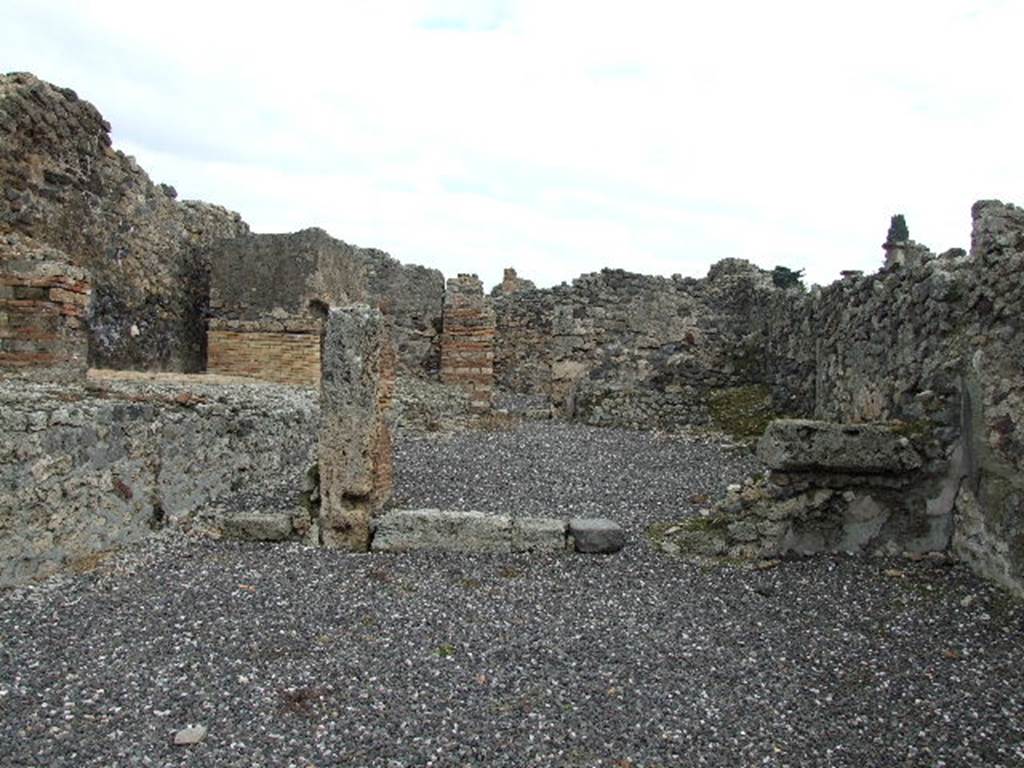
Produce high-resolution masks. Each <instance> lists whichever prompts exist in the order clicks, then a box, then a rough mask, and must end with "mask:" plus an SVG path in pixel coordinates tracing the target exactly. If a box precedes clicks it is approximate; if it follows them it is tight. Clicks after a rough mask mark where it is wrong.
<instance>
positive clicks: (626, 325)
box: [494, 260, 790, 428]
mask: <svg viewBox="0 0 1024 768" xmlns="http://www.w3.org/2000/svg"><path fill="white" fill-rule="evenodd" d="M788 293H790V292H786V291H781V290H779V289H776V288H774V287H773V286H772V284H771V281H770V277H769V275H768V273H766V272H764V271H762V270H759V269H757V268H756V267H754V266H753V265H750V264H748V263H747V262H743V261H738V260H725V261H723V262H720V263H719V264H716V265H715V266H714V267H712V269H711V271H710V272H709V274H708V277H707V278H706V279H704V280H695V279H692V278H679V277H675V278H671V279H669V278H661V277H649V276H645V275H637V274H632V273H629V272H624V271H622V270H603V271H602V272H599V273H594V274H590V275H583V276H582V277H580V278H578V279H576V280H575V281H573V283H572V284H571V285H564V284H563V285H560V286H557V287H555V288H552V289H548V290H524V291H517V292H511V293H501V294H500V295H498V296H497V297H496V298H495V300H494V304H495V310H496V315H497V337H496V342H495V371H496V375H497V380H498V383H499V385H501V386H503V387H505V388H508V389H511V390H513V391H516V392H521V393H528V394H538V393H539V394H544V395H546V396H548V397H549V398H551V400H552V402H553V403H555V404H556V405H557V406H559V407H561V408H562V410H563V412H564V413H566V414H570V415H573V416H574V417H575V418H577V419H579V420H581V421H583V422H586V423H590V424H599V425H629V426H636V427H643V428H673V427H678V426H682V425H687V424H703V423H706V422H708V421H709V420H710V419H711V418H712V416H713V411H714V408H713V407H712V400H714V399H715V398H716V397H717V396H718V395H721V394H727V393H728V391H729V390H733V389H735V388H740V387H742V388H746V391H748V392H753V390H751V389H750V386H751V385H761V384H763V383H764V382H765V380H766V370H765V359H764V355H763V352H762V348H763V342H764V329H763V327H762V326H758V325H756V324H754V323H753V322H752V317H753V315H754V313H755V311H756V310H757V308H758V307H760V305H761V304H762V303H763V302H764V301H765V300H766V297H768V296H773V295H776V294H779V295H783V294H788ZM758 397H759V399H760V400H762V401H763V400H764V397H763V396H762V395H758Z"/></svg>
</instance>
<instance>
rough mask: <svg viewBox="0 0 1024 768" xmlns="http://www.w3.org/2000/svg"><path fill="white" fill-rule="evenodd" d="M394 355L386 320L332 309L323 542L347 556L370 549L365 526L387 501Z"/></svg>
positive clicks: (360, 307) (325, 379)
mask: <svg viewBox="0 0 1024 768" xmlns="http://www.w3.org/2000/svg"><path fill="white" fill-rule="evenodd" d="M394 382H395V352H394V347H393V345H392V343H391V339H390V338H389V336H388V334H387V329H386V325H385V322H384V317H383V315H381V313H380V312H378V311H377V310H376V309H370V307H368V306H366V305H365V304H356V305H354V306H351V307H345V308H342V309H337V308H335V309H331V311H330V314H329V315H328V319H327V330H326V334H325V336H324V349H323V365H322V375H321V380H320V434H319V440H320V442H319V445H318V454H319V463H320V498H321V501H320V537H321V541H322V542H323V544H324V546H327V547H334V548H337V549H345V550H348V551H352V552H363V551H366V550H367V549H368V548H369V546H370V521H371V519H372V518H373V516H374V515H375V514H376V513H377V512H378V511H379V510H380V508H381V506H382V505H383V504H384V502H385V501H386V500H387V499H388V497H389V496H390V495H391V488H392V456H391V431H390V425H389V424H388V421H387V418H386V412H387V409H388V406H389V405H390V402H391V397H392V394H393V392H394Z"/></svg>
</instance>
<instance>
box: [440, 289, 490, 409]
mask: <svg viewBox="0 0 1024 768" xmlns="http://www.w3.org/2000/svg"><path fill="white" fill-rule="evenodd" d="M494 329H495V320H494V308H493V307H492V306H491V303H490V301H489V300H488V299H487V298H486V297H485V296H484V287H483V283H481V282H480V280H479V278H477V276H476V275H459V276H458V277H453V278H450V279H449V280H448V287H447V290H446V291H445V294H444V313H443V329H442V332H441V381H442V383H444V384H457V385H459V386H461V387H462V388H463V389H465V390H466V392H467V393H468V394H469V399H470V405H471V407H472V408H473V410H475V411H478V412H485V411H489V410H490V408H491V394H492V391H493V389H494Z"/></svg>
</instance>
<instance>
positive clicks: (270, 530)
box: [224, 512, 293, 541]
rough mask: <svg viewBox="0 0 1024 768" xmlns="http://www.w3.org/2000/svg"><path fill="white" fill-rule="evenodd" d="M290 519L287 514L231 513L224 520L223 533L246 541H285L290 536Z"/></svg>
mask: <svg viewBox="0 0 1024 768" xmlns="http://www.w3.org/2000/svg"><path fill="white" fill-rule="evenodd" d="M292 533H293V531H292V520H291V516H290V515H288V514H273V513H260V512H251V513H249V514H242V515H232V516H231V517H228V518H226V519H225V520H224V535H225V536H227V537H229V538H233V539H244V540H246V541H285V540H286V539H289V538H291V537H292Z"/></svg>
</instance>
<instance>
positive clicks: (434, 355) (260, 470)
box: [0, 74, 1024, 592]
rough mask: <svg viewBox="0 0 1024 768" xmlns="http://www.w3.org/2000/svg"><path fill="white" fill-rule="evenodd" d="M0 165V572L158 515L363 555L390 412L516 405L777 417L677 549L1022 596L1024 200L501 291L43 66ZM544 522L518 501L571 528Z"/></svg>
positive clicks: (1, 97)
mask: <svg viewBox="0 0 1024 768" xmlns="http://www.w3.org/2000/svg"><path fill="white" fill-rule="evenodd" d="M0 189H2V190H3V199H2V201H0V369H2V370H3V375H4V378H5V382H4V385H3V387H2V391H0V397H2V403H0V416H2V418H0V434H2V437H3V443H4V445H5V448H4V451H3V454H2V459H0V477H2V479H3V496H2V506H0V531H2V532H3V544H2V545H0V583H3V584H12V583H16V582H19V581H24V580H25V579H28V578H32V577H34V576H38V575H43V574H46V573H48V572H51V571H53V570H56V569H59V568H62V567H65V566H67V565H68V564H71V563H74V562H76V561H78V560H80V559H82V558H86V557H89V556H90V555H91V554H93V553H95V552H98V551H103V550H107V549H110V548H113V547H116V546H119V545H121V544H124V543H127V542H131V541H136V540H138V539H140V538H142V537H145V536H146V535H147V532H149V531H151V530H153V529H157V528H160V527H163V526H168V525H174V526H179V527H181V528H184V529H190V530H194V531H204V532H208V533H210V534H211V535H218V536H219V535H225V536H235V537H243V538H256V539H265V540H295V541H306V542H309V543H312V544H317V545H323V546H327V547H334V548H341V549H345V550H356V551H364V550H366V549H368V548H369V547H370V546H371V541H372V539H373V536H374V531H375V528H376V526H377V525H378V517H379V515H380V512H381V510H382V507H383V506H384V505H385V502H386V500H387V497H388V494H389V489H390V483H391V480H390V477H391V440H392V431H393V430H394V429H398V430H403V429H408V430H414V429H418V430H429V429H432V428H435V427H436V425H437V424H439V423H441V422H444V423H449V421H450V422H451V423H455V424H459V425H462V426H466V425H471V424H473V423H482V422H481V420H486V419H493V418H495V417H496V416H502V417H506V418H510V419H514V418H516V417H517V416H518V417H523V416H524V414H526V413H527V411H528V412H529V416H530V417H532V418H537V417H544V418H557V419H566V420H572V421H575V422H579V423H583V424H588V425H596V426H619V427H623V426H624V427H630V428H633V429H641V430H670V431H671V430H680V429H692V428H709V429H717V430H724V431H727V432H729V433H731V434H733V435H736V436H738V437H741V438H747V439H751V440H753V439H755V438H758V437H760V444H759V449H758V456H759V458H760V459H761V460H762V462H763V463H764V465H765V466H766V467H767V473H766V475H765V476H764V477H761V478H755V479H752V480H751V481H750V482H749V483H748V484H746V485H745V486H737V487H735V488H734V489H733V490H731V491H730V492H729V494H728V495H727V496H726V497H725V498H723V499H720V500H718V502H717V504H709V505H708V508H707V510H706V512H707V514H706V515H704V516H697V517H688V518H685V519H681V520H666V521H665V524H664V525H661V526H659V527H658V529H657V530H656V531H655V532H654V535H655V541H656V543H657V545H658V546H659V547H661V548H662V549H663V550H664V551H666V552H670V553H674V554H679V555H686V556H694V557H718V558H723V557H725V558H747V559H754V560H757V559H764V558H772V557H778V556H781V555H784V554H786V553H788V552H798V553H803V554H809V553H815V552H824V551H833V552H858V553H900V552H908V553H911V554H923V553H928V552H944V553H949V554H950V555H952V556H955V557H957V558H959V559H960V560H962V561H963V562H965V563H967V564H969V565H970V566H971V567H972V568H974V569H975V570H976V571H977V572H978V573H980V574H982V575H983V576H985V577H987V578H990V579H994V580H995V581H997V582H998V583H1000V584H1001V585H1003V586H1005V587H1007V588H1009V589H1011V590H1014V591H1016V592H1024V439H1022V437H1021V430H1022V428H1024V427H1022V423H1021V422H1022V419H1024V375H1022V362H1024V334H1022V331H1021V327H1020V322H1021V316H1022V311H1024V283H1022V281H1021V278H1020V276H1021V275H1022V274H1024V211H1022V210H1021V209H1020V208H1018V207H1015V206H1013V205H1010V204H1004V203H1001V202H997V201H981V202H979V203H977V204H976V205H975V206H974V208H973V210H972V216H973V235H972V242H971V248H970V251H969V252H968V251H963V250H952V251H947V252H945V253H942V254H939V255H936V254H933V253H931V252H930V251H929V250H928V249H927V248H925V247H924V246H921V245H919V244H917V243H915V242H913V241H912V240H910V236H909V232H908V230H907V226H906V223H905V222H904V221H903V220H902V217H900V218H899V219H898V220H897V218H894V220H893V222H892V226H891V228H890V231H889V234H888V236H887V238H886V241H885V244H884V252H885V256H884V264H883V266H882V268H881V269H880V270H879V271H878V272H877V273H875V274H871V275H860V274H854V273H851V274H849V275H847V276H845V277H844V278H843V279H842V280H840V281H837V282H836V283H834V284H832V285H830V286H826V287H824V288H819V287H814V288H813V289H811V290H810V291H807V290H805V289H803V288H802V286H800V285H799V284H796V285H777V284H776V283H777V282H778V281H777V280H775V279H773V273H771V272H768V271H766V270H762V269H760V268H758V267H756V266H754V265H752V264H750V263H747V262H744V261H739V260H725V261H721V262H719V263H717V264H715V265H714V266H712V267H711V269H710V271H709V273H708V275H707V276H706V277H705V278H702V279H695V278H684V277H679V276H676V277H672V278H664V277H650V276H644V275H637V274H632V273H627V272H623V271H618V270H603V271H601V272H597V273H593V274H588V275H583V276H581V277H580V278H578V279H577V280H575V281H573V282H572V283H571V284H563V285H560V286H556V287H553V288H537V287H536V286H535V285H533V283H531V282H530V281H529V280H524V279H522V278H520V277H519V276H518V275H517V274H516V273H515V270H513V269H509V270H506V273H505V278H504V280H503V281H502V283H501V284H500V285H499V286H496V287H495V289H494V290H493V291H492V292H491V293H490V294H489V295H488V294H486V293H485V291H484V287H483V285H482V284H481V283H480V281H479V280H478V279H477V278H476V277H475V276H471V275H459V276H457V277H452V278H449V279H448V281H447V283H445V280H444V278H443V276H442V275H441V274H440V273H439V272H437V271H436V270H431V269H426V268H423V267H417V266H407V265H403V264H401V263H399V262H398V261H396V260H395V259H393V258H391V257H390V256H388V255H387V254H384V253H382V252H380V251H375V250H372V249H366V248H360V247H357V246H353V245H349V244H346V243H344V242H342V241H340V240H336V239H335V238H333V237H331V236H330V235H328V234H327V233H325V232H323V231H322V230H318V229H309V230H304V231H302V232H297V233H294V234H274V235H269V234H254V233H251V232H250V231H249V227H248V226H247V225H246V224H245V222H244V221H243V220H242V219H241V217H240V216H239V215H238V214H235V213H232V212H230V211H227V210H225V209H223V208H220V207H217V206H214V205H209V204H206V203H199V202H193V201H179V200H177V196H176V193H175V191H174V190H173V189H172V188H170V187H168V186H166V185H157V184H154V183H153V182H151V181H150V179H149V178H148V176H147V175H146V173H145V172H144V171H143V170H142V169H141V168H139V167H138V165H137V164H136V163H135V161H134V160H133V159H132V158H130V157H127V156H125V155H124V154H122V153H120V152H117V151H116V150H114V149H113V148H112V147H111V144H110V138H109V125H108V124H107V123H106V122H105V121H104V120H103V118H102V117H101V116H100V114H99V113H98V112H97V110H96V109H95V108H94V107H92V106H91V105H90V104H89V103H88V102H85V101H83V100H81V99H79V98H78V96H77V95H76V94H75V93H74V92H73V91H71V90H69V89H65V88H58V87H55V86H53V85H50V84H48V83H45V82H43V81H40V80H38V79H36V78H35V77H33V76H32V75H28V74H13V75H6V76H3V77H0ZM87 368H91V369H119V370H123V371H139V372H149V373H151V374H152V373H154V372H175V373H178V374H193V373H198V374H205V375H201V376H198V377H194V378H187V377H186V378H182V377H178V378H177V379H175V380H173V381H172V380H166V379H152V378H151V379H145V378H142V380H141V381H139V380H135V381H133V380H132V379H131V377H126V376H121V377H118V376H116V375H112V374H110V373H109V372H103V371H99V372H97V371H96V370H94V371H93V372H91V373H89V374H88V375H87ZM260 382H262V383H260ZM527 401H529V402H530V403H532V404H533V407H532V408H530V409H525V408H524V407H522V406H521V405H520V406H506V405H503V403H506V402H514V403H520V404H521V403H523V402H527ZM538 403H540V404H542V407H540V408H538V407H536V405H537V404H538ZM517 409H518V410H517ZM777 419H786V420H782V421H778V420H777ZM431 424H433V425H434V427H431ZM766 430H767V431H766ZM762 435H763V436H762ZM680 471H685V467H683V468H680ZM428 517H429V516H428ZM430 519H431V520H432V519H433V518H430ZM552 519H553V520H555V522H554V523H551V522H550V521H549V522H548V523H546V524H543V523H536V524H533V523H528V524H527V523H524V524H525V525H528V526H529V525H536V526H540V527H539V528H536V530H534V529H532V528H531V531H533V533H531V534H530V535H533V534H536V535H537V536H541V537H542V534H543V533H544V531H547V533H551V534H552V535H553V536H554V539H552V540H555V539H557V540H559V541H564V539H565V536H566V530H567V529H566V525H569V527H570V528H571V526H572V523H567V522H566V521H558V520H557V518H552ZM394 524H397V523H396V522H395V521H392V522H391V523H389V525H394ZM433 524H434V523H431V525H433ZM438 525H440V524H438ZM445 525H447V523H445ZM544 525H547V528H544ZM441 527H442V528H443V527H444V525H442V526H441ZM499 527H501V526H499ZM507 529H508V530H507V531H506V530H505V528H502V533H501V535H500V537H499V539H500V541H501V543H500V544H498V545H497V546H499V547H507V548H514V547H515V546H516V545H515V544H512V543H511V542H513V541H514V540H516V538H515V537H516V536H517V535H519V536H524V535H526V533H524V532H523V531H520V533H519V534H517V533H516V530H517V529H516V527H515V525H513V522H509V523H508V526H507ZM388 530H391V529H388ZM580 530H581V531H582V530H586V526H583V527H581V528H580ZM552 532H553V533H552ZM403 535H404V534H403ZM430 535H436V533H435V534H430ZM453 535H456V537H457V536H458V535H461V534H453ZM388 537H391V538H390V540H392V541H394V540H396V539H395V538H394V537H398V538H401V537H400V536H399V534H397V533H387V534H386V536H385V538H382V540H381V542H380V546H379V547H378V548H379V549H388V548H392V549H394V548H403V547H404V548H415V545H412V544H408V543H406V544H402V545H387V544H385V539H386V538H388ZM559 537H561V538H559ZM542 538H543V537H542ZM540 540H541V539H538V541H540ZM522 546H523V547H525V548H527V549H529V548H531V547H533V546H534V545H533V544H529V545H528V544H523V545H522ZM537 546H539V547H541V548H543V547H544V546H546V545H543V544H538V545H537ZM620 546H621V544H620ZM556 548H557V547H556Z"/></svg>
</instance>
